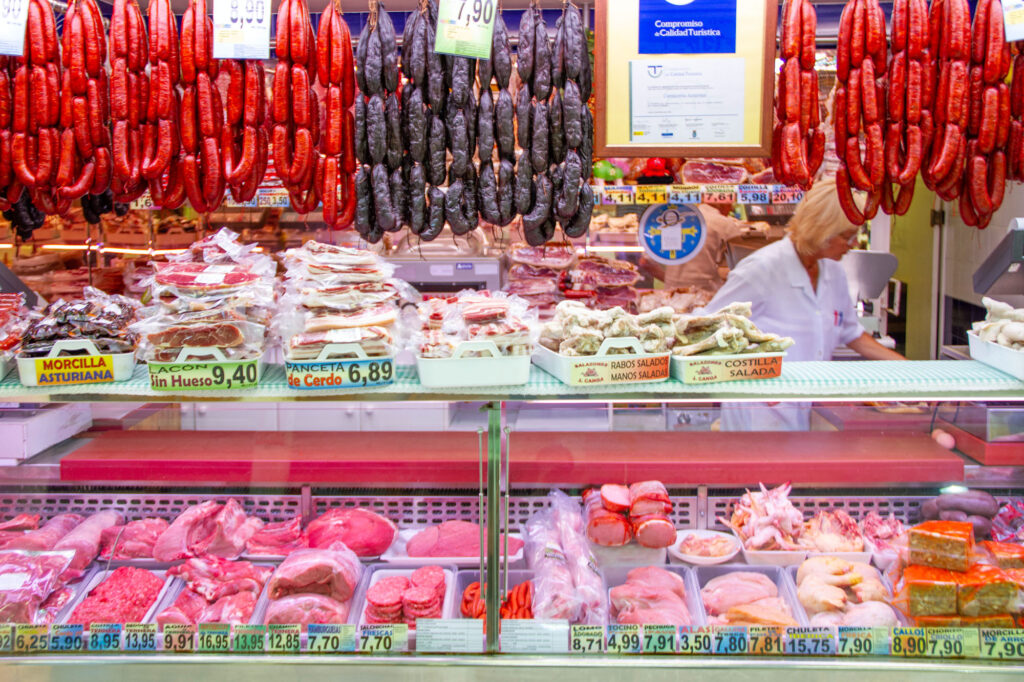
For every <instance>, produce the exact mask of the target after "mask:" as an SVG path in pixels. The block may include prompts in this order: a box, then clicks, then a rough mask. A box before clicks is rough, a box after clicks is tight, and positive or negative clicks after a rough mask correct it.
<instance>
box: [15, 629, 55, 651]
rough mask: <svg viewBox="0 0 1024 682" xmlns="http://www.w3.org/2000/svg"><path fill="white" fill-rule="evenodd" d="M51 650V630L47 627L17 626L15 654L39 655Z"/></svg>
mask: <svg viewBox="0 0 1024 682" xmlns="http://www.w3.org/2000/svg"><path fill="white" fill-rule="evenodd" d="M49 648H50V629H49V628H48V627H46V626H45V625H15V626H14V653H16V654H39V653H42V652H44V651H46V650H47V649H49Z"/></svg>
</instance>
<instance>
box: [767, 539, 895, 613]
mask: <svg viewBox="0 0 1024 682" xmlns="http://www.w3.org/2000/svg"><path fill="white" fill-rule="evenodd" d="M821 556H836V555H835V554H822V555H821ZM808 558H809V557H808ZM862 563H866V562H862ZM873 568H875V569H876V570H877V567H873ZM799 570H800V567H799V566H789V567H787V568H786V572H787V573H788V574H789V579H790V580H792V581H793V588H794V594H797V592H796V590H799V589H800V588H799V586H798V585H797V584H796V574H797V571H799ZM878 574H879V576H880V577H881V578H882V584H883V585H884V586H885V589H887V590H888V591H889V600H890V601H887V602H885V603H886V604H887V605H888V606H890V607H891V608H892V610H893V612H894V613H895V614H896V619H897V620H898V621H899V622H900V623H902V624H903V625H913V623H911V622H910V619H909V618H907V616H906V615H905V614H904V613H903V612H902V611H900V610H899V609H898V608H896V607H895V606H893V605H892V601H891V600H892V597H893V589H892V583H891V582H889V578H888V576H886V575H885V573H884V572H883V571H878ZM797 601H800V598H799V596H798V597H797ZM802 606H803V604H801V607H802ZM804 613H805V614H806V613H807V611H806V609H805V610H804ZM807 622H808V624H809V623H810V622H811V616H810V615H808V616H807Z"/></svg>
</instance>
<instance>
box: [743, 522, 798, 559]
mask: <svg viewBox="0 0 1024 682" xmlns="http://www.w3.org/2000/svg"><path fill="white" fill-rule="evenodd" d="M732 534H733V535H734V536H735V537H736V540H737V541H738V542H739V543H740V547H741V549H740V551H741V552H742V553H743V560H744V561H746V562H747V563H748V564H750V565H751V566H798V565H800V564H801V563H803V560H804V559H806V558H807V550H805V549H771V550H757V549H747V548H746V546H745V545H744V543H743V538H741V537H740V536H739V533H737V532H736V531H735V530H734V531H733V532H732Z"/></svg>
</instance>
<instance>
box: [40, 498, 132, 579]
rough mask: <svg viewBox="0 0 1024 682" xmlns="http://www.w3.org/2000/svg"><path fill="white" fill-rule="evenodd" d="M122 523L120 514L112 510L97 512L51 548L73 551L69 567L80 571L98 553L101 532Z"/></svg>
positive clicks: (122, 519)
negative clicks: (73, 556)
mask: <svg viewBox="0 0 1024 682" xmlns="http://www.w3.org/2000/svg"><path fill="white" fill-rule="evenodd" d="M123 522H124V517H123V516H121V512H118V511H114V510H112V509H107V510H105V511H101V512H97V513H96V514H93V515H92V516H90V517H89V518H87V519H86V520H85V521H82V523H80V524H78V525H77V526H75V528H74V529H73V530H71V531H70V532H69V533H68V534H67V535H65V536H64V537H62V538H61V539H60V540H58V541H57V544H55V545H54V546H53V548H54V549H55V550H62V549H70V550H72V551H74V553H75V558H74V559H73V560H72V561H71V566H70V567H71V568H73V569H75V570H76V571H80V570H82V569H83V568H85V567H86V566H88V565H89V562H91V561H92V560H93V559H95V558H96V555H98V554H99V553H100V538H101V537H102V535H103V531H105V530H106V529H108V528H111V527H112V526H117V525H119V524H121V523H123Z"/></svg>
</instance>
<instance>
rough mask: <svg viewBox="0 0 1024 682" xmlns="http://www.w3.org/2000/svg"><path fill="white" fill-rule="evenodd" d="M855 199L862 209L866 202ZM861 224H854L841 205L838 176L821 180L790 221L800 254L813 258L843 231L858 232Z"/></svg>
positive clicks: (792, 237) (791, 231) (794, 240)
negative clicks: (855, 230) (837, 188)
mask: <svg viewBox="0 0 1024 682" xmlns="http://www.w3.org/2000/svg"><path fill="white" fill-rule="evenodd" d="M854 196H855V199H854V201H855V202H856V204H857V205H858V207H859V206H860V205H861V204H862V203H863V199H859V198H857V197H856V195H854ZM859 227H860V225H854V224H853V223H851V222H850V220H849V218H847V217H846V214H845V213H843V208H842V206H840V205H839V194H838V192H837V190H836V179H835V178H834V177H828V178H821V179H820V180H818V181H817V182H815V183H814V187H812V188H811V189H810V191H808V192H807V194H805V195H804V198H803V201H801V202H800V205H799V206H797V208H796V213H794V214H793V217H792V218H791V219H790V221H789V228H788V229H789V236H790V238H791V239H792V240H793V244H794V245H795V246H796V250H797V252H798V253H800V254H802V255H805V256H810V255H813V254H815V253H817V252H818V251H819V250H821V248H822V247H823V246H825V243H826V242H827V241H828V240H829V239H831V238H832V237H834V236H836V235H837V234H842V233H843V232H848V231H849V230H853V229H857V228H859Z"/></svg>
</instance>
